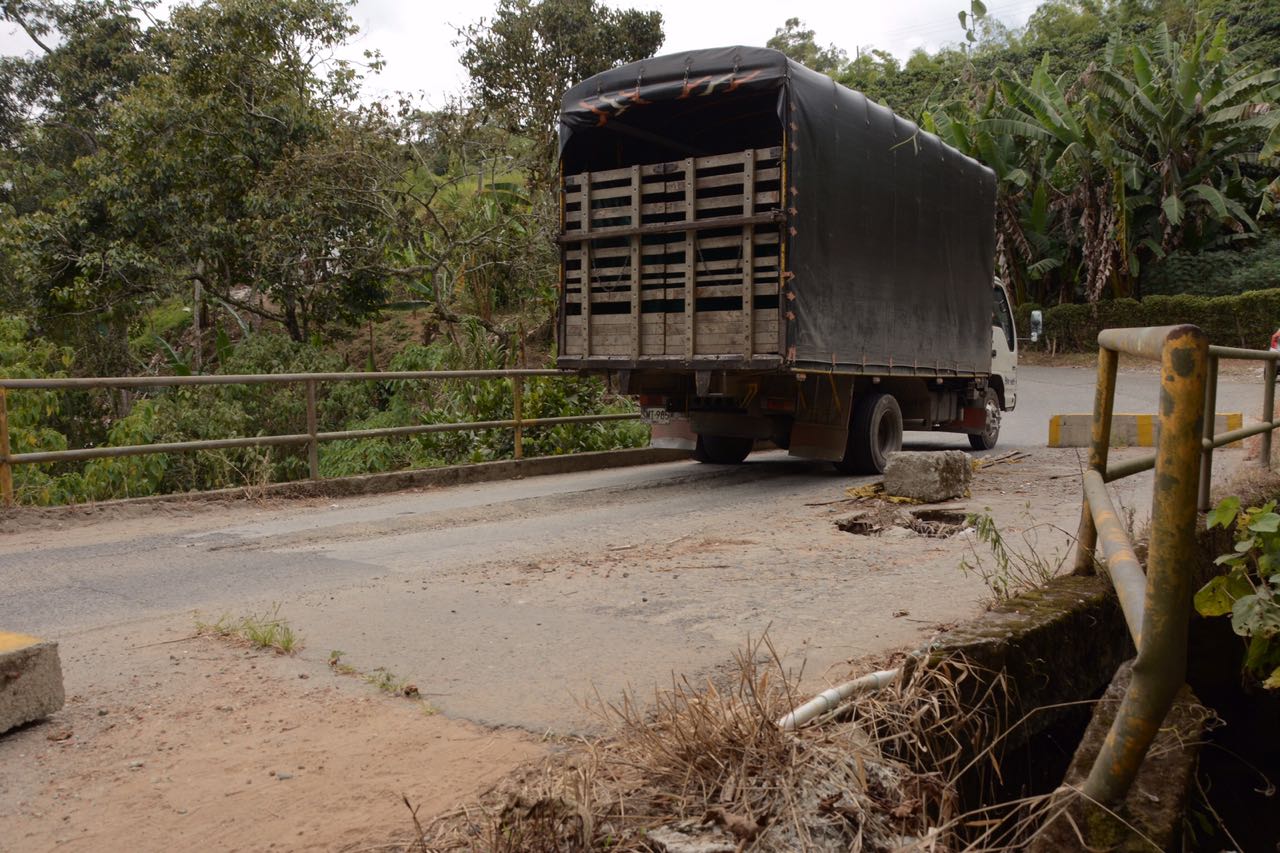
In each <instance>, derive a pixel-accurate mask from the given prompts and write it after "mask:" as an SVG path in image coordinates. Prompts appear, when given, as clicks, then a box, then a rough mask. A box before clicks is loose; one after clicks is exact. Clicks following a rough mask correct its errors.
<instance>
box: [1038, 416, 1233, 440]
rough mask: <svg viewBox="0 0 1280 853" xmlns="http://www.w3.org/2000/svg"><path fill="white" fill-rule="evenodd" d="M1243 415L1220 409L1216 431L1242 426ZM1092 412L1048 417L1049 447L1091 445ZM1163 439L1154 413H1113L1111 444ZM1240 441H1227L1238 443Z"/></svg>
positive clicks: (1214, 427)
mask: <svg viewBox="0 0 1280 853" xmlns="http://www.w3.org/2000/svg"><path fill="white" fill-rule="evenodd" d="M1242 426H1244V415H1243V414H1242V413H1240V412H1218V414H1217V415H1215V416H1214V425H1213V431H1214V433H1215V434H1219V433H1224V432H1228V431H1230V430H1233V429H1240V427H1242ZM1092 434H1093V414H1092V413H1089V412H1085V413H1080V414H1070V415H1054V416H1053V417H1051V418H1049V446H1050V447H1088V446H1089V445H1090V443H1091V441H1092ZM1159 439H1160V419H1159V418H1158V417H1156V416H1155V415H1139V414H1121V413H1119V412H1117V413H1115V414H1114V415H1112V416H1111V446H1112V447H1155V446H1156V442H1157V441H1158V440H1159ZM1239 445H1240V442H1235V443H1233V444H1228V445H1227V447H1238V446H1239Z"/></svg>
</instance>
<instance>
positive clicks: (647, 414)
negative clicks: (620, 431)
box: [640, 406, 671, 424]
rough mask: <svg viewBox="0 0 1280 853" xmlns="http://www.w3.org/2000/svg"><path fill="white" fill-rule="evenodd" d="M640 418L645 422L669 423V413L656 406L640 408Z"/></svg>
mask: <svg viewBox="0 0 1280 853" xmlns="http://www.w3.org/2000/svg"><path fill="white" fill-rule="evenodd" d="M640 420H642V421H644V422H645V423H647V424H669V423H671V413H670V412H668V411H667V410H666V409H661V408H658V407H657V406H652V407H645V408H642V409H641V410H640Z"/></svg>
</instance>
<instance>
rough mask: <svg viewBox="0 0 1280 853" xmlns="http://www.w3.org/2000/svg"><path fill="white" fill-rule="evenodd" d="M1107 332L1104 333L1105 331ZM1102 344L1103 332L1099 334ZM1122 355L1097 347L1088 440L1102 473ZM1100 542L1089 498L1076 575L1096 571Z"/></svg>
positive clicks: (1083, 514)
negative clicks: (1096, 364) (1096, 363)
mask: <svg viewBox="0 0 1280 853" xmlns="http://www.w3.org/2000/svg"><path fill="white" fill-rule="evenodd" d="M1104 334H1105V333H1104ZM1098 343H1099V344H1100V345H1101V344H1102V335H1098ZM1119 363H1120V358H1119V356H1118V355H1117V353H1116V351H1115V349H1113V348H1107V347H1106V346H1105V345H1103V346H1100V348H1099V349H1098V383H1097V385H1096V386H1095V387H1094V392H1093V423H1092V425H1091V429H1090V433H1091V434H1090V440H1089V467H1090V468H1091V469H1092V470H1094V471H1097V472H1099V473H1102V472H1105V471H1106V470H1107V451H1108V449H1109V448H1110V446H1111V415H1112V413H1113V412H1114V410H1115V403H1116V368H1117V367H1118V366H1119ZM1097 544H1098V531H1097V528H1095V527H1094V526H1093V513H1091V512H1090V511H1089V500H1088V498H1087V497H1086V498H1085V500H1084V505H1083V506H1081V507H1080V529H1079V532H1078V533H1077V534H1076V565H1075V570H1074V572H1073V574H1077V575H1091V574H1093V551H1094V547H1095V546H1096V545H1097Z"/></svg>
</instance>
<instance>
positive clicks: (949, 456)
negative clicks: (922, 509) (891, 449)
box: [884, 450, 973, 503]
mask: <svg viewBox="0 0 1280 853" xmlns="http://www.w3.org/2000/svg"><path fill="white" fill-rule="evenodd" d="M972 479H973V463H972V461H971V460H970V458H969V454H967V453H965V452H964V451H961V450H943V451H934V452H919V451H903V452H899V453H893V454H890V456H889V461H888V462H887V463H886V464H885V469H884V490H885V493H886V494H889V495H894V496H896V497H902V498H912V499H914V500H918V501H924V502H925V503H937V502H938V501H946V500H951V499H952V498H958V497H961V496H963V495H964V493H965V492H966V491H968V489H969V481H970V480H972Z"/></svg>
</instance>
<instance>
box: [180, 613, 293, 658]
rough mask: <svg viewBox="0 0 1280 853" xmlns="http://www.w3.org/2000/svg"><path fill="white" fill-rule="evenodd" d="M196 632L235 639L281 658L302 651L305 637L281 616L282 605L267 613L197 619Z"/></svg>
mask: <svg viewBox="0 0 1280 853" xmlns="http://www.w3.org/2000/svg"><path fill="white" fill-rule="evenodd" d="M196 633H197V634H209V635H212V636H216V637H223V638H225V639H230V640H235V641H237V642H242V643H245V644H247V645H249V646H252V647H253V648H255V649H269V650H271V651H274V652H276V653H278V654H282V655H292V654H295V653H296V652H298V651H301V649H302V637H300V636H299V635H298V633H297V632H296V631H294V630H293V628H292V626H290V625H289V622H288V621H287V620H286V619H284V618H283V617H281V615H280V605H279V604H274V605H272V608H271V610H269V611H267V612H265V613H250V614H248V615H245V616H238V617H236V616H231V615H230V614H226V613H224V614H223V615H222V616H220V617H219V618H218V620H217V621H215V622H204V621H202V620H200V619H197V620H196Z"/></svg>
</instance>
